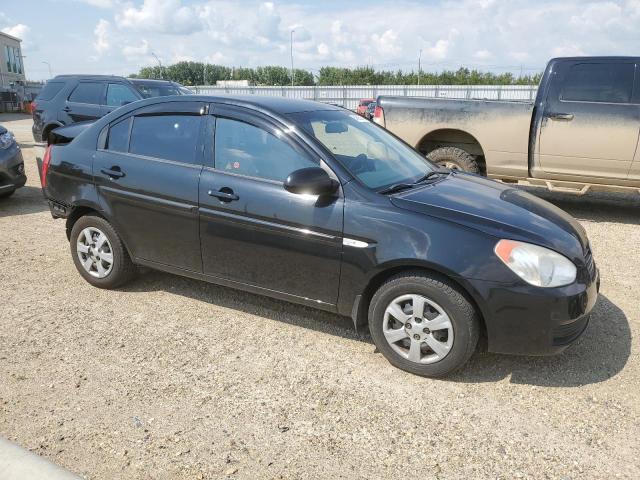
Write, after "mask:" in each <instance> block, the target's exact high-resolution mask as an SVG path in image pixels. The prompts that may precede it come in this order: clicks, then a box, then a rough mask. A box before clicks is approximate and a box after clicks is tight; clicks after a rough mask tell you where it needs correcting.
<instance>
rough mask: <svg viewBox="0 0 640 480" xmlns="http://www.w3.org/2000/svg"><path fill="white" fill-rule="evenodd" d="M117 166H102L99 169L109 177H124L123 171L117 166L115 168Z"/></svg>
mask: <svg viewBox="0 0 640 480" xmlns="http://www.w3.org/2000/svg"><path fill="white" fill-rule="evenodd" d="M116 168H117V167H114V168H102V169H100V171H101V172H102V173H104V174H105V175H107V176H109V177H111V178H122V177H124V172H123V171H122V170H120V169H119V168H118V169H117V170H116Z"/></svg>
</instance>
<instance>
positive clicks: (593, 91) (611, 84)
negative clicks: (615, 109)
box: [560, 63, 635, 103]
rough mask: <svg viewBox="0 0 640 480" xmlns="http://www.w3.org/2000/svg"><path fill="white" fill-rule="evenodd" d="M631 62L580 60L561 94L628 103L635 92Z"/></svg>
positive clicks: (583, 99)
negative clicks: (605, 62) (583, 61)
mask: <svg viewBox="0 0 640 480" xmlns="http://www.w3.org/2000/svg"><path fill="white" fill-rule="evenodd" d="M634 70H635V66H634V65H633V64H632V63H607V64H604V63H599V64H598V63H580V64H577V65H574V66H573V67H571V69H570V70H569V72H568V74H567V76H566V78H565V80H564V86H563V88H562V93H561V95H560V99H561V100H565V101H573V102H599V103H628V102H630V101H631V95H632V93H633V74H634Z"/></svg>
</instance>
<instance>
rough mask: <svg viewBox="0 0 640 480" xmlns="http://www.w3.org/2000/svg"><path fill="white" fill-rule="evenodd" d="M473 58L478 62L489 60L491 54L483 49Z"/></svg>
mask: <svg viewBox="0 0 640 480" xmlns="http://www.w3.org/2000/svg"><path fill="white" fill-rule="evenodd" d="M473 56H474V58H477V59H478V60H489V59H490V58H491V57H492V56H493V55H491V52H490V51H489V50H486V49H483V50H478V51H476V53H474V54H473Z"/></svg>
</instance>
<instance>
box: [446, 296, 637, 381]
mask: <svg viewBox="0 0 640 480" xmlns="http://www.w3.org/2000/svg"><path fill="white" fill-rule="evenodd" d="M630 354H631V330H630V328H629V322H628V320H627V317H626V316H625V314H624V312H623V311H622V310H620V309H619V308H618V307H617V306H616V305H615V304H613V303H612V302H611V301H610V300H609V299H608V298H607V297H605V296H604V295H602V294H601V295H600V296H599V297H598V302H597V303H596V306H595V307H594V309H593V311H592V313H591V321H590V322H589V326H588V328H587V330H586V332H585V333H584V334H583V335H582V337H581V338H580V339H578V341H577V342H576V343H575V344H574V345H571V346H570V347H569V348H567V350H565V351H564V352H563V353H562V354H560V355H555V356H549V357H518V356H511V355H498V354H493V353H487V352H479V353H476V354H475V355H474V356H473V357H472V358H471V361H470V362H469V364H468V365H467V367H466V368H463V369H462V370H461V371H460V372H457V373H456V374H455V375H453V376H452V377H450V378H449V380H453V381H458V382H467V383H478V382H495V381H497V380H502V379H503V378H506V377H509V376H510V377H511V382H512V383H519V384H528V385H539V386H546V387H579V386H582V385H586V384H590V383H598V382H602V381H604V380H608V379H609V378H611V377H613V376H614V375H616V374H617V373H618V372H620V371H621V370H622V369H623V368H624V366H625V364H626V363H627V360H628V359H629V355H630Z"/></svg>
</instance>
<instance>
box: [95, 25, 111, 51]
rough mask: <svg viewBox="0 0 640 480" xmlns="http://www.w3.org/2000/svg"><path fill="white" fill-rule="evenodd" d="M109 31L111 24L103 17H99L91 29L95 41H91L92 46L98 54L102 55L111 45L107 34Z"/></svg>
mask: <svg viewBox="0 0 640 480" xmlns="http://www.w3.org/2000/svg"><path fill="white" fill-rule="evenodd" d="M110 32H111V24H110V23H109V22H108V21H106V20H105V19H104V18H101V19H100V21H99V22H98V24H97V25H96V28H95V29H94V30H93V34H94V36H95V41H94V42H93V48H94V50H95V51H96V53H97V54H98V55H102V54H103V53H105V52H106V51H107V50H109V47H110V46H111V44H110V41H109V36H110Z"/></svg>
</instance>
